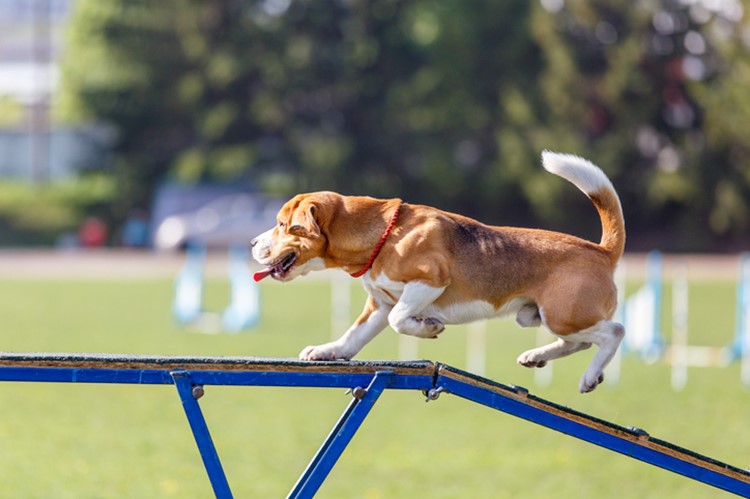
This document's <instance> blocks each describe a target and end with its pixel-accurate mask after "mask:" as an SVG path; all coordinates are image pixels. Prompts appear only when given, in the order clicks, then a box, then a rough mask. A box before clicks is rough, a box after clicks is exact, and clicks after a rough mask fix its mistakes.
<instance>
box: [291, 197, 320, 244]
mask: <svg viewBox="0 0 750 499" xmlns="http://www.w3.org/2000/svg"><path fill="white" fill-rule="evenodd" d="M316 211H317V207H316V206H315V205H314V204H313V203H311V202H307V203H305V202H303V203H301V204H300V205H299V206H298V207H297V209H296V210H295V211H294V213H293V214H292V220H291V223H290V225H289V230H288V231H289V233H290V234H292V235H293V236H300V237H307V238H310V239H313V238H316V237H319V236H320V226H318V222H317V221H316V220H315V213H316Z"/></svg>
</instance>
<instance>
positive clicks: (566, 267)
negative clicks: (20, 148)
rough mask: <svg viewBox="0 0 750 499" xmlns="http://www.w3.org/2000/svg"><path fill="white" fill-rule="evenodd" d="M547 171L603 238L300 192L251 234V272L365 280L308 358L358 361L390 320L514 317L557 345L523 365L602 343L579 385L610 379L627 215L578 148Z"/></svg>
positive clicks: (433, 323) (413, 325) (437, 324)
mask: <svg viewBox="0 0 750 499" xmlns="http://www.w3.org/2000/svg"><path fill="white" fill-rule="evenodd" d="M542 163H543V166H544V168H545V169H546V170H547V171H549V172H551V173H554V174H556V175H559V176H560V177H563V178H564V179H566V180H568V181H570V182H571V183H573V184H574V185H575V186H576V187H578V188H579V189H580V190H581V191H583V192H584V193H585V194H586V195H587V196H588V197H589V199H590V200H591V202H592V203H593V204H594V206H595V207H596V210H597V211H598V213H599V216H600V218H601V223H602V238H601V241H600V242H599V243H598V244H596V243H593V242H590V241H585V240H582V239H579V238H577V237H574V236H571V235H568V234H563V233H558V232H551V231H545V230H537V229H525V228H515V227H491V226H488V225H484V224H482V223H480V222H477V221H475V220H472V219H470V218H467V217H464V216H461V215H456V214H453V213H448V212H445V211H441V210H438V209H435V208H431V207H428V206H419V205H413V204H407V203H403V202H402V201H401V200H399V199H386V200H382V199H373V198H370V197H356V196H343V195H340V194H336V193H334V192H314V193H310V194H300V195H297V196H295V197H294V198H293V199H291V200H290V201H288V202H287V203H286V204H284V206H283V207H282V208H281V210H280V211H279V213H278V216H277V222H278V223H277V225H276V226H275V227H274V228H272V229H270V230H268V231H267V232H264V233H263V234H261V235H260V236H258V237H257V238H255V239H254V240H253V241H252V251H253V257H254V258H255V259H256V260H257V261H258V262H259V263H260V264H261V265H263V266H264V267H265V269H264V270H261V271H259V272H257V273H256V274H255V280H256V281H259V280H261V279H263V278H265V277H267V276H271V277H272V278H274V279H276V280H278V281H290V280H292V279H294V278H296V277H297V276H301V275H305V274H307V273H308V272H311V271H314V270H321V269H326V268H341V269H344V270H345V271H347V272H349V273H350V274H351V275H352V276H354V277H360V276H361V277H362V283H363V285H364V288H365V290H366V291H367V293H368V295H369V296H368V299H367V303H366V305H365V308H364V311H363V312H362V314H361V315H360V316H359V318H358V319H357V320H356V321H355V323H354V324H353V325H352V326H351V327H350V328H349V329H348V330H347V331H346V332H345V333H344V334H343V335H342V336H341V337H340V338H339V339H338V340H336V341H333V342H330V343H325V344H323V345H317V346H308V347H307V348H305V349H304V350H302V352H301V353H300V355H299V358H300V359H302V360H310V361H313V360H332V359H351V358H352V357H353V356H354V355H356V354H357V352H359V351H360V350H361V349H362V347H364V346H365V345H366V344H367V343H368V342H369V341H370V340H372V339H373V338H374V337H375V336H376V335H377V334H378V333H380V332H381V331H382V330H383V329H385V327H386V326H388V325H390V326H391V327H392V328H393V329H394V330H396V331H397V332H399V333H401V334H408V335H412V336H418V337H421V338H435V337H437V335H438V334H440V333H441V332H442V331H443V329H444V328H445V325H446V324H463V323H467V322H472V321H476V320H480V319H488V318H492V317H499V316H504V315H509V314H515V316H516V322H517V323H518V324H519V325H520V326H522V327H536V326H539V325H544V326H545V327H546V328H547V329H548V330H549V331H550V332H551V333H552V334H553V335H554V336H556V337H557V339H556V341H554V342H553V343H551V344H549V345H546V346H543V347H540V348H534V349H533V350H529V351H527V352H524V353H522V354H521V355H520V357H518V363H519V364H521V365H522V366H526V367H542V366H544V365H545V364H547V362H549V361H551V360H553V359H557V358H560V357H564V356H566V355H570V354H573V353H575V352H578V351H581V350H585V349H587V348H589V347H591V345H592V344H594V345H596V346H597V347H598V348H597V351H596V353H595V355H594V356H593V358H592V360H591V362H590V364H589V366H588V368H587V369H586V371H585V372H584V374H583V377H582V378H581V381H580V383H579V388H580V391H581V392H582V393H585V392H590V391H592V390H594V389H595V388H596V387H597V385H599V384H600V383H601V382H602V381H603V380H604V368H605V366H606V365H607V364H608V363H609V362H610V360H612V357H614V355H615V352H616V351H617V348H618V347H619V345H620V342H621V340H622V338H623V336H624V328H623V326H622V325H621V324H618V323H616V322H613V321H612V320H611V319H612V315H613V313H614V312H615V307H616V304H617V290H616V288H615V285H614V282H613V273H614V269H615V265H616V264H617V261H618V259H619V258H620V256H621V255H622V253H623V249H624V246H625V222H624V219H623V214H622V207H621V206H620V200H619V198H618V196H617V193H616V192H615V190H614V187H613V186H612V183H611V182H610V181H609V179H608V178H607V176H606V175H605V174H604V173H603V172H602V171H601V170H600V169H599V168H598V167H597V166H595V165H594V164H592V163H591V162H589V161H587V160H585V159H582V158H580V157H577V156H573V155H568V154H558V153H552V152H548V151H545V152H544V153H542Z"/></svg>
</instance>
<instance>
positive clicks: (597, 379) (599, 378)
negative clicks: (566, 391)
mask: <svg viewBox="0 0 750 499" xmlns="http://www.w3.org/2000/svg"><path fill="white" fill-rule="evenodd" d="M603 381H604V373H603V372H601V371H598V372H589V371H588V370H586V372H585V373H583V377H582V378H581V382H580V383H579V384H578V389H579V390H581V393H589V392H593V391H594V389H595V388H596V387H597V386H599V385H600V384H601V383H602V382H603Z"/></svg>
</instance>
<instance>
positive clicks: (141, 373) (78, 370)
mask: <svg viewBox="0 0 750 499" xmlns="http://www.w3.org/2000/svg"><path fill="white" fill-rule="evenodd" d="M0 381H11V382H48V383H110V384H142V385H173V386H175V387H176V389H177V392H178V395H179V398H180V401H181V403H182V406H183V409H184V410H185V415H186V417H187V419H188V423H189V425H190V428H191V430H192V432H193V436H194V438H195V441H196V444H197V446H198V450H199V452H200V455H201V458H202V459H203V464H204V466H205V468H206V472H207V474H208V478H209V480H210V482H211V486H212V487H213V490H214V493H215V495H216V497H220V498H229V497H232V492H231V489H230V486H229V483H228V481H227V479H226V476H225V474H224V470H223V468H222V465H221V461H220V459H219V455H218V453H217V452H216V448H215V446H214V444H213V441H212V439H211V435H210V432H209V429H208V426H207V424H206V421H205V419H204V417H203V413H202V411H201V408H200V404H199V402H198V400H199V399H200V398H201V397H202V396H203V395H204V386H206V385H223V386H279V387H322V388H347V389H351V393H352V400H351V401H350V403H349V405H348V406H347V407H346V409H345V410H344V412H343V414H342V416H341V418H340V419H339V420H338V422H337V423H336V424H335V425H334V427H333V429H332V430H331V432H330V434H329V435H328V437H327V438H326V439H325V441H324V442H323V444H322V446H321V447H320V449H319V450H318V452H317V453H316V454H315V455H314V456H313V458H312V460H311V461H310V463H309V465H308V466H307V468H306V469H305V470H304V471H303V472H302V475H301V476H300V478H299V479H298V481H297V483H296V484H295V485H294V487H293V488H292V490H291V492H290V493H289V496H288V497H293V498H303V497H312V496H314V495H315V493H316V492H317V490H318V489H319V488H320V486H321V485H322V484H323V482H324V480H325V479H326V477H327V476H328V474H329V473H330V471H331V470H332V469H333V466H334V465H335V464H336V462H337V460H338V459H339V457H340V456H341V454H342V453H343V451H344V450H345V449H346V446H347V445H348V444H349V442H350V441H351V439H352V438H353V437H354V435H355V433H356V432H357V430H358V429H359V427H360V426H361V424H362V422H363V421H364V420H365V418H366V417H367V415H368V414H369V411H370V409H372V407H373V406H374V404H375V403H376V402H377V400H378V398H379V397H380V395H381V394H382V393H383V392H384V391H385V390H387V389H396V390H419V391H422V392H424V393H425V395H426V396H427V398H428V399H429V400H435V399H437V398H438V397H439V396H440V394H441V393H450V394H453V395H456V396H458V397H461V398H464V399H467V400H470V401H473V402H476V403H479V404H482V405H485V406H487V407H491V408H493V409H496V410H499V411H502V412H505V413H507V414H511V415H513V416H517V417H519V418H522V419H525V420H527V421H531V422H534V423H537V424H539V425H542V426H544V427H547V428H550V429H553V430H556V431H558V432H561V433H564V434H566V435H570V436H573V437H576V438H579V439H581V440H584V441H586V442H589V443H592V444H595V445H598V446H601V447H604V448H606V449H609V450H612V451H615V452H618V453H620V454H624V455H626V456H629V457H632V458H634V459H638V460H640V461H644V462H646V463H649V464H651V465H654V466H657V467H660V468H663V469H666V470H668V471H671V472H673V473H677V474H680V475H684V476H686V477H689V478H692V479H694V480H697V481H699V482H703V483H705V484H708V485H711V486H713V487H717V488H719V489H723V490H725V491H728V492H731V493H734V494H737V495H739V496H743V497H750V473H749V472H748V471H745V470H742V469H739V468H736V467H734V466H731V465H728V464H726V463H722V462H720V461H717V460H715V459H711V458H708V457H706V456H703V455H700V454H698V453H695V452H692V451H690V450H688V449H684V448H681V447H679V446H676V445H673V444H671V443H669V442H665V441H663V440H659V439H656V438H652V437H651V436H650V435H648V433H646V432H645V431H643V430H640V429H638V428H625V427H622V426H619V425H616V424H613V423H610V422H607V421H603V420H600V419H597V418H594V417H591V416H589V415H587V414H584V413H581V412H578V411H574V410H572V409H569V408H567V407H563V406H560V405H557V404H554V403H552V402H549V401H547V400H544V399H541V398H539V397H535V396H533V395H531V394H529V393H528V391H527V390H525V389H524V388H521V387H515V386H508V385H503V384H500V383H496V382H494V381H491V380H489V379H486V378H481V377H478V376H474V375H472V374H470V373H468V372H465V371H461V370H459V369H456V368H453V367H450V366H447V365H444V364H440V363H435V362H431V361H415V362H403V361H400V362H366V361H350V362H343V361H342V362H338V361H337V362H301V361H297V360H291V359H277V358H264V357H157V356H130V355H103V354H93V355H89V354H52V353H0ZM0 417H1V416H0Z"/></svg>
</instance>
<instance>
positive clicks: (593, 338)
mask: <svg viewBox="0 0 750 499" xmlns="http://www.w3.org/2000/svg"><path fill="white" fill-rule="evenodd" d="M624 336H625V328H624V327H622V324H618V323H617V322H612V321H600V322H598V323H596V324H595V325H594V326H592V327H590V328H588V329H585V330H583V331H580V332H578V333H573V334H570V335H568V336H567V337H566V339H568V338H570V339H573V340H574V341H577V340H580V341H585V342H590V343H594V344H595V345H596V346H597V347H599V349H598V350H597V352H596V354H595V355H594V358H593V359H591V362H590V363H589V366H588V367H587V368H586V371H585V372H584V373H583V377H582V378H581V382H580V384H579V388H580V390H581V393H587V392H590V391H592V390H593V389H594V388H596V387H597V385H599V384H600V383H601V382H602V381H604V368H605V367H607V364H609V362H610V361H611V360H612V358H613V357H614V356H615V353H617V348H618V347H619V346H620V342H621V341H622V339H623V337H624ZM574 337H575V338H574Z"/></svg>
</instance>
